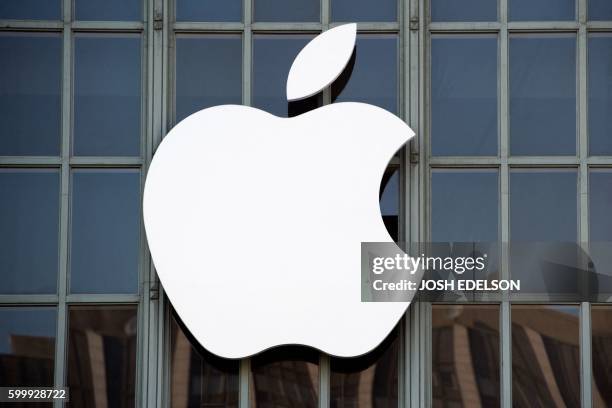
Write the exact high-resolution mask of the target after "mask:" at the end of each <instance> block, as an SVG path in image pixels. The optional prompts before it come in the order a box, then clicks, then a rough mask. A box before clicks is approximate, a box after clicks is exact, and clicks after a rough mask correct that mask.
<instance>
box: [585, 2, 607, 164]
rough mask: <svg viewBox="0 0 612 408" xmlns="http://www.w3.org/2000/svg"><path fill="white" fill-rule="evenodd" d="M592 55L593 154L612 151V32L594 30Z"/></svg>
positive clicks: (590, 117)
mask: <svg viewBox="0 0 612 408" xmlns="http://www.w3.org/2000/svg"><path fill="white" fill-rule="evenodd" d="M610 4H612V2H611V3H610ZM588 56H589V67H588V70H589V71H588V80H589V108H588V111H589V154H591V155H612V117H611V115H610V112H611V111H612V87H610V84H611V83H612V71H610V66H612V36H610V35H609V34H590V35H589V52H588Z"/></svg>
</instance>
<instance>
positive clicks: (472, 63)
mask: <svg viewBox="0 0 612 408" xmlns="http://www.w3.org/2000/svg"><path fill="white" fill-rule="evenodd" d="M431 53H432V55H431V65H432V68H431V71H432V72H431V135H432V136H431V137H432V147H431V150H432V154H433V155H434V156H453V155H458V156H480V155H489V156H494V155H497V139H498V138H497V37H496V36H489V35H485V36H457V35H454V36H447V35H439V36H433V37H432V40H431Z"/></svg>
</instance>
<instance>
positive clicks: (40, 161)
mask: <svg viewBox="0 0 612 408" xmlns="http://www.w3.org/2000/svg"><path fill="white" fill-rule="evenodd" d="M61 164H62V158H61V157H54V156H52V157H47V156H0V167H30V166H31V167H59V166H60V165H61Z"/></svg>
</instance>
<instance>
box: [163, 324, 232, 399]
mask: <svg viewBox="0 0 612 408" xmlns="http://www.w3.org/2000/svg"><path fill="white" fill-rule="evenodd" d="M171 324H172V326H171V334H170V336H171V337H170V348H171V360H170V392H171V395H172V402H171V404H170V405H171V406H172V408H191V407H193V408H196V407H198V408H199V407H219V408H221V407H228V408H229V407H237V406H238V368H239V360H226V359H222V358H220V357H217V356H215V355H213V354H211V353H209V352H208V351H206V350H205V349H203V348H202V347H201V346H200V345H199V344H198V342H197V340H195V339H194V338H192V337H191V334H190V333H189V332H188V331H187V330H186V329H185V327H184V326H183V325H182V323H181V322H180V320H179V319H178V317H177V316H176V314H173V316H172V323H171Z"/></svg>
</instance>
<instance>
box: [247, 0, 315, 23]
mask: <svg viewBox="0 0 612 408" xmlns="http://www.w3.org/2000/svg"><path fill="white" fill-rule="evenodd" d="M253 1H254V3H255V4H254V8H255V14H254V15H255V17H254V20H255V21H271V22H274V21H280V22H294V21H319V8H320V7H319V6H320V2H319V0H253Z"/></svg>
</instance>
